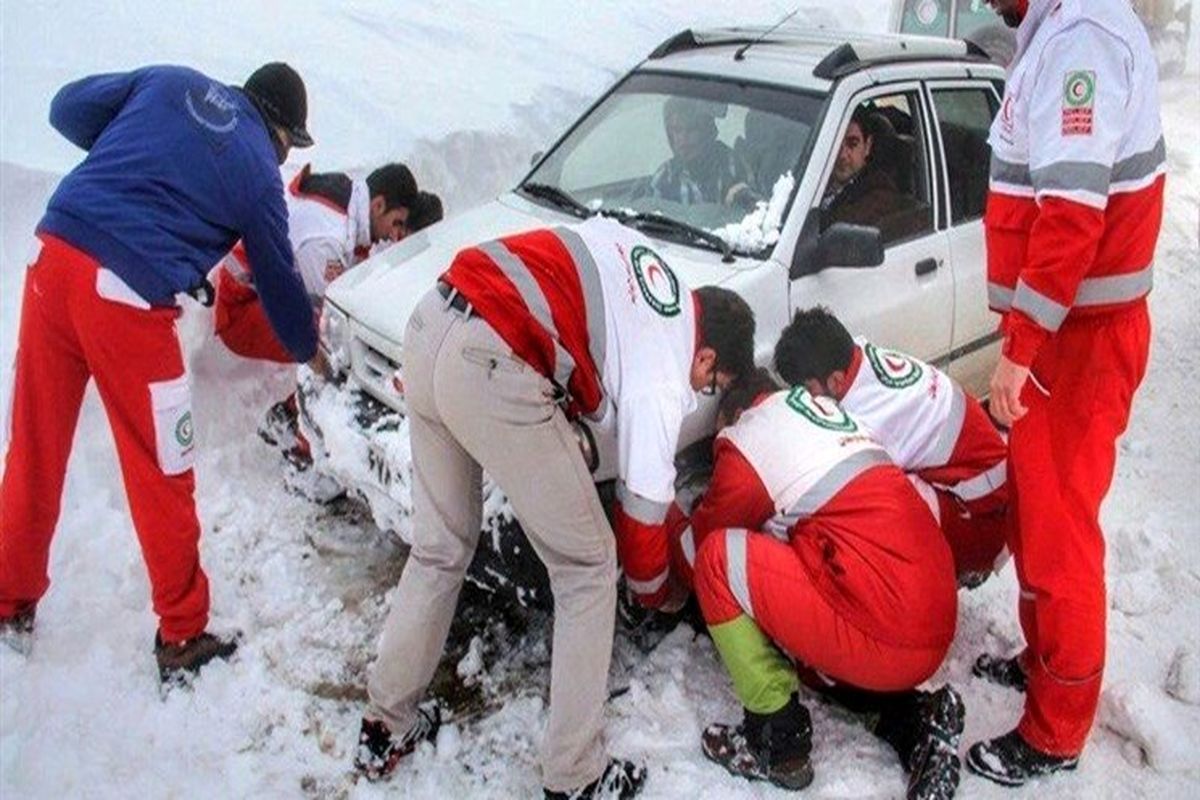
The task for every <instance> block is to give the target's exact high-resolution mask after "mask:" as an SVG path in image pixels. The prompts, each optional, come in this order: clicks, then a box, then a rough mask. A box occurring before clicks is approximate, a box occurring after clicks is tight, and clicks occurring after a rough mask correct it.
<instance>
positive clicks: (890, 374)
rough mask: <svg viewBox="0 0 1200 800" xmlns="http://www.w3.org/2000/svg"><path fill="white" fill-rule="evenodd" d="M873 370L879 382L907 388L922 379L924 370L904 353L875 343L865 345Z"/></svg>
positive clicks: (864, 348)
mask: <svg viewBox="0 0 1200 800" xmlns="http://www.w3.org/2000/svg"><path fill="white" fill-rule="evenodd" d="M863 350H864V351H865V352H866V354H867V361H868V363H870V365H871V371H872V372H874V373H875V377H876V378H878V379H879V382H880V383H882V384H883V385H884V386H886V387H888V388H889V389H905V388H907V387H909V386H912V385H913V384H914V383H916V382H917V381H919V380H921V374H922V373H923V372H924V370H922V369H921V365H920V364H918V363H917V362H915V361H913V360H912V359H911V358H909V357H908V356H906V355H904V354H903V353H895V352H893V351H891V350H880V349H879V348H878V347H876V346H875V345H873V344H867V345H865V346H864V347H863Z"/></svg>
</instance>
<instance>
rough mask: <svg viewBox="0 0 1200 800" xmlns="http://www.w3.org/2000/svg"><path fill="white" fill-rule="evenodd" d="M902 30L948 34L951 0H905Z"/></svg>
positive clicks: (935, 34) (929, 33) (906, 31)
mask: <svg viewBox="0 0 1200 800" xmlns="http://www.w3.org/2000/svg"><path fill="white" fill-rule="evenodd" d="M900 32H901V33H917V34H921V35H922V36H948V35H949V34H950V4H949V0H904V11H903V13H902V14H901V17H900Z"/></svg>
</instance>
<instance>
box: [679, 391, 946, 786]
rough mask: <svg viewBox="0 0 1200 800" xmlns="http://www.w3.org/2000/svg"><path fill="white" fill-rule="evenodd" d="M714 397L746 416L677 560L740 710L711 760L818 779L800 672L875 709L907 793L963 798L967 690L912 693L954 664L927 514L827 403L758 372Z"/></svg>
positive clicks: (875, 450) (716, 728)
mask: <svg viewBox="0 0 1200 800" xmlns="http://www.w3.org/2000/svg"><path fill="white" fill-rule="evenodd" d="M721 406H722V407H721V417H722V420H723V421H724V420H733V419H736V420H737V422H736V424H733V425H732V426H730V427H725V428H724V429H722V430H721V431H720V433H718V435H717V439H716V442H715V444H714V463H713V475H712V482H711V483H710V484H709V488H708V490H707V491H706V492H705V493H704V495H703V497H702V498H701V499H700V500H699V502H698V504H697V505H696V508H695V510H694V512H693V514H692V517H691V520H690V525H689V526H688V527H686V528H685V529H684V530H683V533H682V536H681V537H680V538H679V540H678V541H679V543H680V547H679V549H678V550H677V551H676V555H677V558H678V561H677V566H678V572H679V574H680V577H681V578H682V579H683V580H684V581H685V582H687V581H691V582H692V583H693V584H694V587H695V592H696V596H697V598H698V599H699V601H700V609H701V612H702V613H703V615H704V620H705V622H706V623H707V625H708V628H709V631H710V632H711V633H712V638H713V642H714V644H715V645H716V647H717V652H718V653H719V654H720V656H721V660H722V661H723V662H724V663H725V666H726V668H727V669H728V670H729V674H730V677H731V678H732V679H733V688H734V693H735V694H736V695H737V697H738V700H740V701H741V703H742V705H743V707H744V709H745V711H744V717H743V720H742V723H741V724H740V725H737V726H731V725H712V726H710V727H709V728H708V729H707V730H705V732H704V735H703V741H702V747H703V750H704V754H705V755H706V756H707V757H708V758H709V759H711V760H713V761H715V762H716V763H718V764H720V765H722V766H723V767H725V768H726V769H727V770H729V771H730V772H731V773H733V774H735V775H743V776H745V777H747V778H751V779H757V780H768V781H770V782H771V783H774V784H776V785H778V786H781V787H783V788H786V789H801V788H803V787H805V786H807V785H808V784H809V783H810V782H811V781H812V779H813V769H812V765H811V763H810V761H809V753H810V751H811V749H812V726H811V722H810V717H809V713H808V709H807V708H805V706H804V705H802V704H801V702H800V698H799V695H798V690H799V687H800V677H799V673H798V669H797V665H799V669H800V670H803V671H804V674H805V680H806V682H808V683H810V684H812V685H813V687H814V688H817V689H818V690H819V691H822V692H825V693H827V694H829V695H830V696H831V697H832V698H833V699H835V700H837V701H840V702H842V703H843V704H845V705H847V706H848V707H850V708H851V709H853V710H856V711H860V712H867V713H869V714H870V715H872V716H873V718H874V719H875V720H876V721H875V722H874V723H873V731H874V733H875V734H876V735H878V736H880V737H881V738H882V739H884V740H885V741H886V742H888V743H889V744H890V745H891V746H892V747H893V748H895V750H896V752H897V753H898V754H899V757H900V762H901V764H902V765H903V766H904V768H905V770H907V771H908V772H909V783H908V797H910V798H949V797H951V796H953V794H954V791H955V788H956V787H957V785H958V779H959V770H960V763H959V758H958V755H957V748H958V740H959V737H960V736H961V734H962V729H963V714H964V710H963V704H962V700H961V698H960V697H959V696H958V693H957V692H955V691H954V689H953V688H951V687H949V686H946V687H943V688H941V689H939V690H937V691H935V692H932V693H929V692H923V691H917V690H916V689H915V687H916V686H917V685H918V684H920V683H921V682H922V681H924V680H926V679H927V678H929V676H930V675H932V674H933V673H934V671H935V670H936V669H937V668H938V666H939V665H940V664H941V663H942V660H943V659H944V658H945V656H946V651H947V650H948V649H949V647H950V641H951V639H953V637H954V629H955V623H956V617H955V615H956V611H957V601H956V597H955V584H954V565H953V559H952V557H951V554H950V550H949V548H948V547H947V546H946V542H945V540H944V539H943V538H942V536H940V535H939V534H938V530H937V524H936V523H935V521H934V519H933V517H932V516H931V515H930V513H929V509H928V507H927V506H926V504H925V503H924V501H922V499H921V498H920V497H919V496H918V495H917V492H916V490H915V489H914V488H913V486H912V484H911V483H910V482H909V481H908V479H907V478H906V477H905V475H904V473H903V472H902V471H901V470H900V469H899V468H898V467H897V466H896V465H895V464H893V463H892V461H891V459H890V458H889V457H888V455H887V453H886V452H885V451H884V449H883V448H882V447H880V446H879V445H878V444H877V443H876V442H875V441H873V440H872V439H871V438H870V437H869V436H868V435H867V433H866V431H865V430H864V429H863V427H862V426H861V425H860V424H859V423H858V422H857V421H856V420H855V419H854V418H853V416H851V415H849V414H847V413H846V412H845V411H843V410H842V409H841V408H839V407H838V405H837V403H835V402H834V401H833V400H831V399H829V398H827V397H820V396H815V395H812V394H810V393H809V392H808V391H806V390H805V389H804V388H803V387H796V388H794V389H791V390H790V391H786V390H785V391H778V390H777V386H776V384H775V383H774V381H773V380H772V379H771V378H770V376H768V375H767V374H766V373H765V372H761V371H760V372H758V373H756V374H755V377H754V378H752V379H751V380H749V381H747V382H745V383H744V384H742V385H739V386H737V387H735V388H734V389H731V390H730V391H729V392H728V393H727V394H726V396H725V397H724V398H723V400H722V404H721ZM743 408H745V410H744V411H743V410H742V409H743ZM693 570H694V571H693ZM777 648H778V649H777ZM780 651H782V652H780ZM792 659H795V661H796V662H797V663H793V661H792Z"/></svg>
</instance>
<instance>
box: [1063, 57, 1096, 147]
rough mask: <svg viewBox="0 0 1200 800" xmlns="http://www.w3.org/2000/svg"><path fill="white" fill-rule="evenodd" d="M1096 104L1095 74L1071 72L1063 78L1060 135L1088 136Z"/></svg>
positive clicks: (1079, 70) (1090, 72) (1090, 132)
mask: <svg viewBox="0 0 1200 800" xmlns="http://www.w3.org/2000/svg"><path fill="white" fill-rule="evenodd" d="M1095 103H1096V73H1095V72H1092V71H1091V70H1082V69H1077V70H1072V71H1071V72H1068V73H1067V74H1066V75H1065V76H1064V77H1063V106H1062V135H1063V136H1090V135H1091V134H1092V115H1093V110H1094V107H1095Z"/></svg>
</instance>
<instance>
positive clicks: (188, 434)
mask: <svg viewBox="0 0 1200 800" xmlns="http://www.w3.org/2000/svg"><path fill="white" fill-rule="evenodd" d="M193 435H194V432H193V430H192V412H190V411H186V412H184V414H183V416H182V417H180V418H179V421H178V422H176V423H175V441H176V442H177V443H178V444H179V446H180V447H181V448H183V449H184V450H185V451H186V450H187V449H188V448H189V447H191V446H192V437H193Z"/></svg>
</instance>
